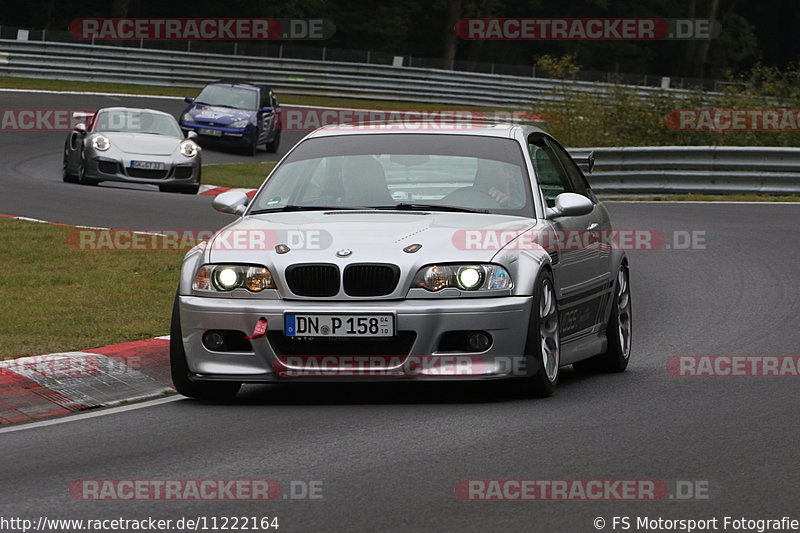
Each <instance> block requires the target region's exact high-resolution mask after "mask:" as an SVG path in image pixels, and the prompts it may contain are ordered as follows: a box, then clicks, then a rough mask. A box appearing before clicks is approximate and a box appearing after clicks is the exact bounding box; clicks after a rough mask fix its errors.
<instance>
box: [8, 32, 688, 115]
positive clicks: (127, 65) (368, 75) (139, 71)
mask: <svg viewBox="0 0 800 533" xmlns="http://www.w3.org/2000/svg"><path fill="white" fill-rule="evenodd" d="M0 75H9V76H19V77H33V78H50V79H64V80H77V81H106V82H114V83H131V84H145V85H173V86H185V87H200V86H202V85H204V84H206V83H208V82H209V81H213V80H217V79H221V78H240V79H244V80H247V81H253V82H262V83H268V84H270V85H271V86H272V87H274V88H275V89H276V90H277V91H282V92H290V93H292V94H298V95H310V96H335V97H353V98H368V99H374V100H402V101H408V102H421V103H432V104H450V105H467V106H492V107H499V108H521V109H530V108H531V107H532V106H534V105H535V104H536V103H537V102H542V101H561V100H564V99H565V98H568V97H569V95H572V94H576V93H583V94H591V95H592V96H594V97H598V98H602V97H604V96H605V95H606V94H607V93H608V92H609V91H610V90H611V89H612V88H613V87H616V85H613V84H608V83H599V82H581V81H564V80H554V79H548V78H533V77H523V76H500V75H496V74H495V75H493V74H483V73H478V72H461V71H452V70H442V69H428V68H412V67H394V66H390V65H374V64H364V63H348V62H332V61H318V60H302V59H280V58H273V57H247V56H232V55H222V54H207V53H203V54H201V53H193V52H179V51H169V50H153V49H139V48H122V47H114V46H100V45H87V44H72V43H59V42H50V41H16V40H0ZM626 87H628V88H629V89H630V90H632V91H634V92H635V93H636V94H638V95H639V96H641V97H650V96H652V95H654V94H658V93H661V92H662V91H665V92H669V93H673V94H675V95H678V96H683V95H685V94H687V92H686V91H684V90H682V89H661V88H655V87H645V86H636V85H631V86H626Z"/></svg>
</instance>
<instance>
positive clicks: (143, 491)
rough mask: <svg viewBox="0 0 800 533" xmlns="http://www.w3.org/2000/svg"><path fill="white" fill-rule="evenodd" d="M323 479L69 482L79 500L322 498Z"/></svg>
mask: <svg viewBox="0 0 800 533" xmlns="http://www.w3.org/2000/svg"><path fill="white" fill-rule="evenodd" d="M322 491H323V482H322V480H311V481H306V480H291V481H289V482H288V483H286V484H282V483H280V482H279V481H276V480H274V479H78V480H75V481H73V482H72V483H71V484H70V486H69V493H70V496H72V498H73V499H75V500H79V501H131V502H136V501H176V502H177V501H217V502H219V501H248V502H252V501H272V500H279V499H282V500H321V499H322Z"/></svg>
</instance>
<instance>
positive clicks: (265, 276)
mask: <svg viewBox="0 0 800 533" xmlns="http://www.w3.org/2000/svg"><path fill="white" fill-rule="evenodd" d="M192 288H193V289H194V290H196V291H221V292H230V291H232V290H233V289H247V290H248V291H250V292H261V291H263V290H264V289H274V288H275V282H274V280H273V279H272V273H271V272H270V271H269V269H268V268H266V267H263V266H260V265H259V266H251V265H203V266H202V267H200V270H198V271H197V274H196V275H195V277H194V282H193V283H192Z"/></svg>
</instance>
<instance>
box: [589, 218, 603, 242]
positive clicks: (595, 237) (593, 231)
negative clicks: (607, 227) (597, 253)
mask: <svg viewBox="0 0 800 533" xmlns="http://www.w3.org/2000/svg"><path fill="white" fill-rule="evenodd" d="M599 227H600V224H598V223H597V222H592V223H591V224H589V225H588V226H587V227H586V231H587V232H588V233H589V235H590V236H591V240H590V241H589V242H591V243H593V244H594V243H597V242H600V231H598V228H599Z"/></svg>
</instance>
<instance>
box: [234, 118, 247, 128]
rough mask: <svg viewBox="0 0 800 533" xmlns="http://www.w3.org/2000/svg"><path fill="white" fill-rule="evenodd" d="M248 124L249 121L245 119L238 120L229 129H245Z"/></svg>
mask: <svg viewBox="0 0 800 533" xmlns="http://www.w3.org/2000/svg"><path fill="white" fill-rule="evenodd" d="M249 123H250V121H249V120H247V119H244V120H239V121H237V122H234V123H233V124H231V125H230V127H231V128H246V127H247V125H248V124H249Z"/></svg>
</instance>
